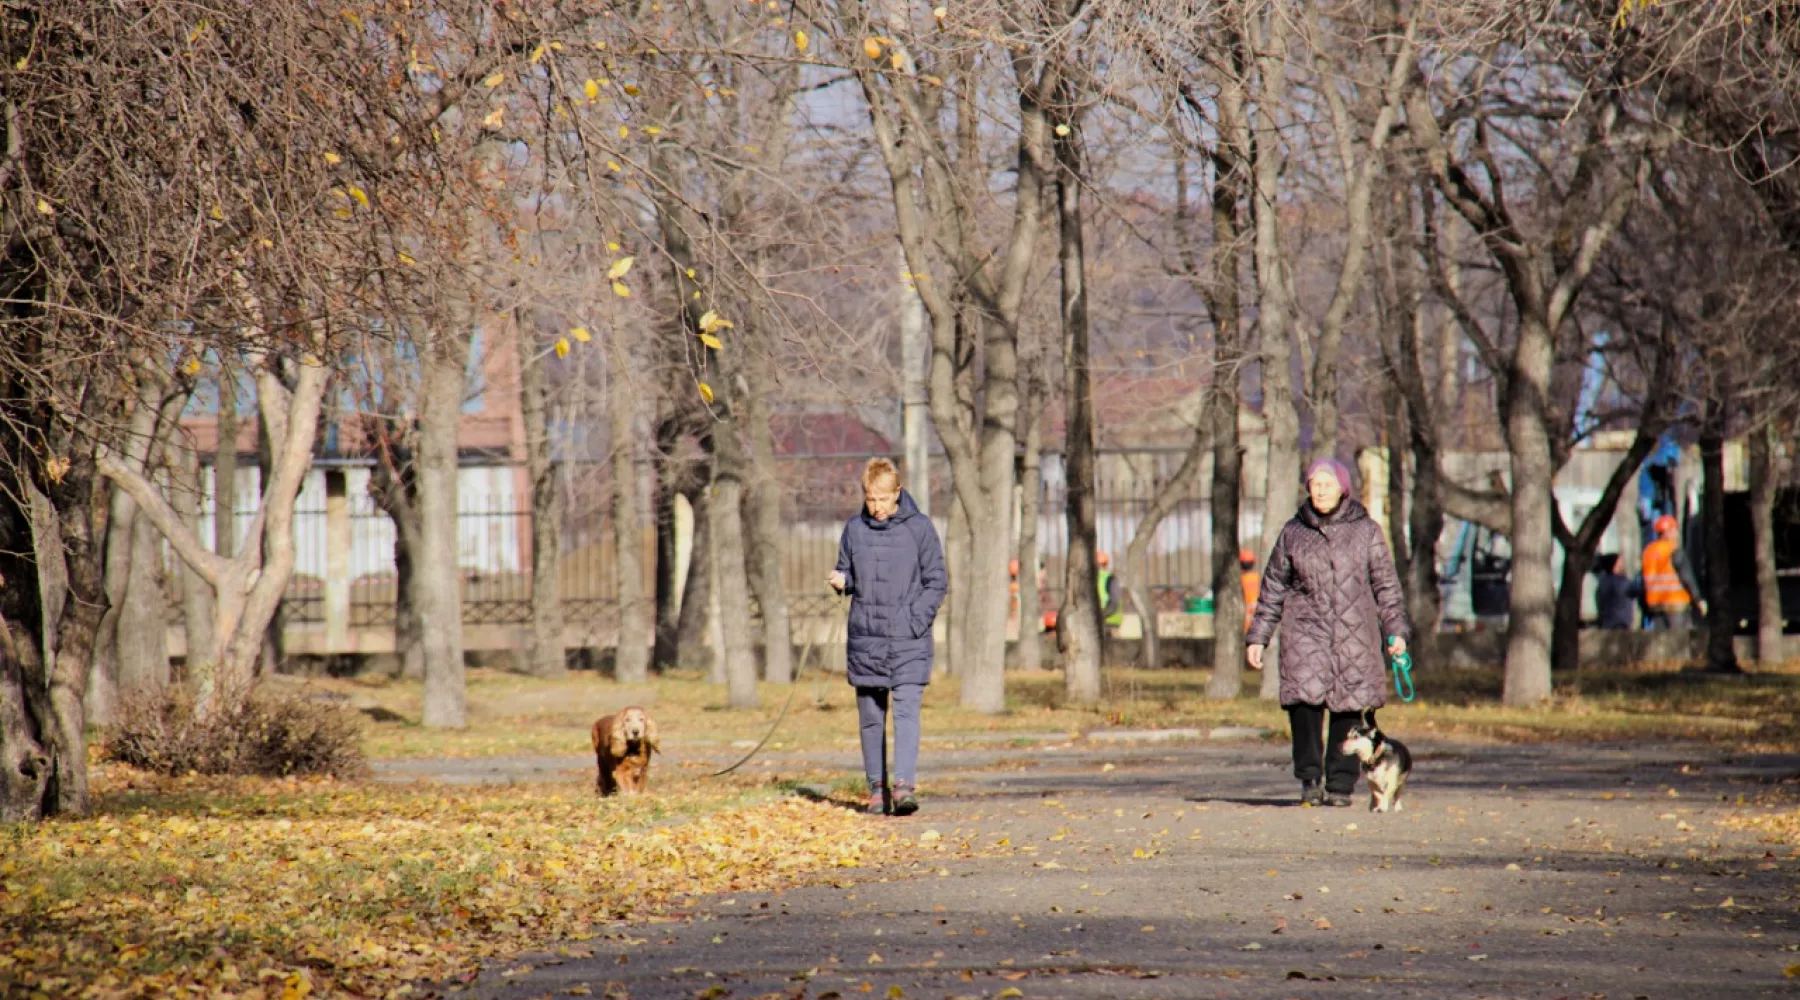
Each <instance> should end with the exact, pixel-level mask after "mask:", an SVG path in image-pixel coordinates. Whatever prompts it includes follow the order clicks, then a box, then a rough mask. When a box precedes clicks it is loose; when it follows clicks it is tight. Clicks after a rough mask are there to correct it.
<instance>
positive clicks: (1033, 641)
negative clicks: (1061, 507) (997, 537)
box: [1015, 376, 1044, 670]
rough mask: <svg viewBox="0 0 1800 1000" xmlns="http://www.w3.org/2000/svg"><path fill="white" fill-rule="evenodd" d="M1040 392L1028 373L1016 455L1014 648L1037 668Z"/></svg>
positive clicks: (1028, 666)
mask: <svg viewBox="0 0 1800 1000" xmlns="http://www.w3.org/2000/svg"><path fill="white" fill-rule="evenodd" d="M1042 397H1043V394H1042V392H1040V391H1039V390H1038V389H1037V386H1036V383H1035V382H1034V381H1033V379H1032V377H1031V376H1027V377H1026V398H1025V410H1024V412H1023V413H1022V414H1021V415H1020V418H1021V419H1022V420H1023V421H1024V422H1025V453H1024V454H1023V455H1021V456H1019V576H1018V584H1019V639H1018V644H1017V646H1016V648H1015V652H1016V653H1017V655H1018V662H1019V669H1020V670H1037V669H1039V668H1040V667H1042V666H1043V662H1044V653H1043V648H1044V643H1043V638H1044V633H1043V620H1044V616H1043V613H1042V612H1041V611H1039V610H1038V605H1040V604H1041V603H1043V599H1042V597H1041V596H1040V595H1039V592H1038V575H1037V565H1038V558H1039V555H1038V553H1039V551H1040V545H1039V540H1038V522H1039V520H1040V519H1041V518H1042V516H1043V492H1044V418H1043V398H1042Z"/></svg>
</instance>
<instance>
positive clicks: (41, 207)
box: [37, 198, 56, 215]
mask: <svg viewBox="0 0 1800 1000" xmlns="http://www.w3.org/2000/svg"><path fill="white" fill-rule="evenodd" d="M37 210H38V214H39V215H55V214H56V209H54V208H52V207H50V203H49V202H47V201H45V200H44V199H42V198H39V199H38V200H37Z"/></svg>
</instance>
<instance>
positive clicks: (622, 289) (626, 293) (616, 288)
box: [612, 281, 631, 299]
mask: <svg viewBox="0 0 1800 1000" xmlns="http://www.w3.org/2000/svg"><path fill="white" fill-rule="evenodd" d="M612 288H613V294H614V295H617V296H618V297H619V298H621V299H629V298H631V289H630V288H628V287H626V285H625V283H624V282H623V281H615V282H613V283H612Z"/></svg>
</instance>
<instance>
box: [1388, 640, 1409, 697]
mask: <svg viewBox="0 0 1800 1000" xmlns="http://www.w3.org/2000/svg"><path fill="white" fill-rule="evenodd" d="M1388 666H1389V667H1391V668H1393V671H1394V693H1395V694H1397V695H1399V696H1400V700H1401V701H1404V702H1411V701H1412V700H1413V680H1412V654H1411V653H1408V652H1405V651H1401V652H1400V653H1398V654H1395V655H1393V656H1389V657H1388Z"/></svg>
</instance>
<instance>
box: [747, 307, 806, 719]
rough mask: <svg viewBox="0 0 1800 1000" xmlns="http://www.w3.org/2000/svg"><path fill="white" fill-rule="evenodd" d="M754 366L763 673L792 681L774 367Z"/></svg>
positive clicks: (753, 457) (753, 547) (750, 500)
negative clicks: (773, 423)
mask: <svg viewBox="0 0 1800 1000" xmlns="http://www.w3.org/2000/svg"><path fill="white" fill-rule="evenodd" d="M758 325H759V326H760V324H758ZM749 367H750V368H751V370H753V371H755V373H756V378H755V380H754V381H755V382H758V383H762V384H763V385H764V386H765V388H764V389H763V390H762V391H759V390H758V389H757V388H756V387H755V386H754V385H750V386H746V391H745V392H744V393H743V400H742V404H743V405H742V407H741V412H742V414H743V432H744V435H745V438H746V441H745V443H746V444H747V445H748V446H749V451H750V454H749V456H748V463H747V465H748V469H747V471H748V473H749V477H748V480H747V481H746V483H745V491H744V509H743V519H744V542H745V559H746V561H747V562H746V571H747V573H748V575H749V577H750V585H751V587H752V588H753V590H754V592H755V594H756V604H757V607H758V608H760V609H761V610H762V645H763V679H764V680H766V681H768V682H769V683H771V684H789V683H792V682H793V680H794V635H793V627H792V624H791V622H790V621H789V614H788V594H787V585H786V583H785V582H784V581H783V579H782V574H781V553H782V551H783V549H784V545H783V542H782V537H781V534H782V518H781V477H780V470H779V469H777V468H776V466H775V434H774V431H773V429H772V428H771V427H770V426H769V419H770V413H769V406H768V402H767V400H766V399H765V398H764V397H765V393H766V392H767V391H771V390H770V389H769V388H766V387H769V386H772V385H773V383H774V372H773V371H771V370H769V369H768V368H767V366H764V365H760V364H757V363H755V361H754V360H751V361H750V362H749Z"/></svg>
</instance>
